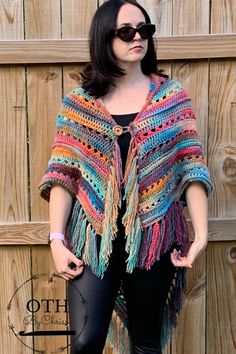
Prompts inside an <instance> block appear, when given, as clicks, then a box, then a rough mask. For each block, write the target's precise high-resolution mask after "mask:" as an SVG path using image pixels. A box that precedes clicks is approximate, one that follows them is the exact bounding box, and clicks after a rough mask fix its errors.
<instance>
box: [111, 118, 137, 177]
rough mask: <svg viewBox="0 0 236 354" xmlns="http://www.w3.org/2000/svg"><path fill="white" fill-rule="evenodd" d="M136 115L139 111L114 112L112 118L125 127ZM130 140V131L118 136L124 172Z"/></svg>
mask: <svg viewBox="0 0 236 354" xmlns="http://www.w3.org/2000/svg"><path fill="white" fill-rule="evenodd" d="M136 115H137V113H128V114H112V118H113V119H114V120H115V121H116V123H117V124H118V125H121V126H122V127H125V126H127V125H129V123H130V122H132V121H133V120H134V118H135V117H136ZM130 140H131V135H130V133H129V132H123V133H122V134H121V135H120V136H119V137H118V144H119V146H120V153H121V160H122V168H123V173H124V170H125V164H126V160H127V155H128V150H129V144H130Z"/></svg>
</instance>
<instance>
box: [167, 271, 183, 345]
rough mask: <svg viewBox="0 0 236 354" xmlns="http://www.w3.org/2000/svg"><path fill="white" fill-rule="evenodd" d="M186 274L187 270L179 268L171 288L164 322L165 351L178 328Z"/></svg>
mask: <svg viewBox="0 0 236 354" xmlns="http://www.w3.org/2000/svg"><path fill="white" fill-rule="evenodd" d="M186 272H187V271H186V268H178V269H177V271H176V274H175V278H174V280H173V283H172V285H171V287H170V291H169V294H168V298H167V301H166V305H165V308H164V315H163V322H162V333H161V347H162V349H164V348H165V346H166V345H167V344H168V342H169V340H170V338H171V334H172V331H173V330H174V328H175V327H176V326H177V320H178V315H179V313H180V310H181V308H182V305H183V295H184V289H185V286H186Z"/></svg>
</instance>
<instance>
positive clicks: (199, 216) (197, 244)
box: [171, 182, 208, 268]
mask: <svg viewBox="0 0 236 354" xmlns="http://www.w3.org/2000/svg"><path fill="white" fill-rule="evenodd" d="M186 201H187V205H188V210H189V214H190V217H191V220H192V224H193V230H194V234H195V238H194V242H193V243H192V245H191V247H190V249H189V252H188V254H187V257H182V256H181V253H180V252H178V251H177V250H174V251H173V253H172V254H171V260H172V263H173V264H174V265H175V266H176V267H189V268H192V265H193V262H194V261H195V259H196V258H197V256H198V255H199V254H200V253H201V252H202V251H203V250H204V249H205V247H206V245H207V238H208V203H207V195H206V189H205V187H204V185H203V184H202V183H200V182H192V183H190V185H189V186H188V187H187V189H186Z"/></svg>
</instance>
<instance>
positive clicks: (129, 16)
mask: <svg viewBox="0 0 236 354" xmlns="http://www.w3.org/2000/svg"><path fill="white" fill-rule="evenodd" d="M144 23H146V21H145V17H144V15H143V13H142V11H141V10H140V9H139V8H138V7H136V6H134V5H131V4H125V5H123V6H121V8H120V11H119V13H118V16H117V25H116V29H118V28H122V27H125V26H130V27H134V28H136V27H139V26H140V25H142V24H144ZM147 45H148V40H147V39H142V38H141V37H140V34H139V33H138V32H136V34H135V37H134V39H133V40H132V41H130V42H124V41H122V40H121V39H120V38H118V37H114V38H113V40H112V50H113V53H114V55H115V57H116V58H117V61H118V63H119V64H120V65H121V66H122V64H124V63H126V64H127V63H136V62H140V61H141V60H142V59H143V57H144V56H145V54H146V52H147Z"/></svg>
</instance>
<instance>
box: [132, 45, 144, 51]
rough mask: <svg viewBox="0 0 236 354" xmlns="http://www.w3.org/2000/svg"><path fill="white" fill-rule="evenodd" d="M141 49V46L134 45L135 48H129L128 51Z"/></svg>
mask: <svg viewBox="0 0 236 354" xmlns="http://www.w3.org/2000/svg"><path fill="white" fill-rule="evenodd" d="M142 49H143V47H142V46H141V45H136V46H135V47H132V48H130V50H142Z"/></svg>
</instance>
